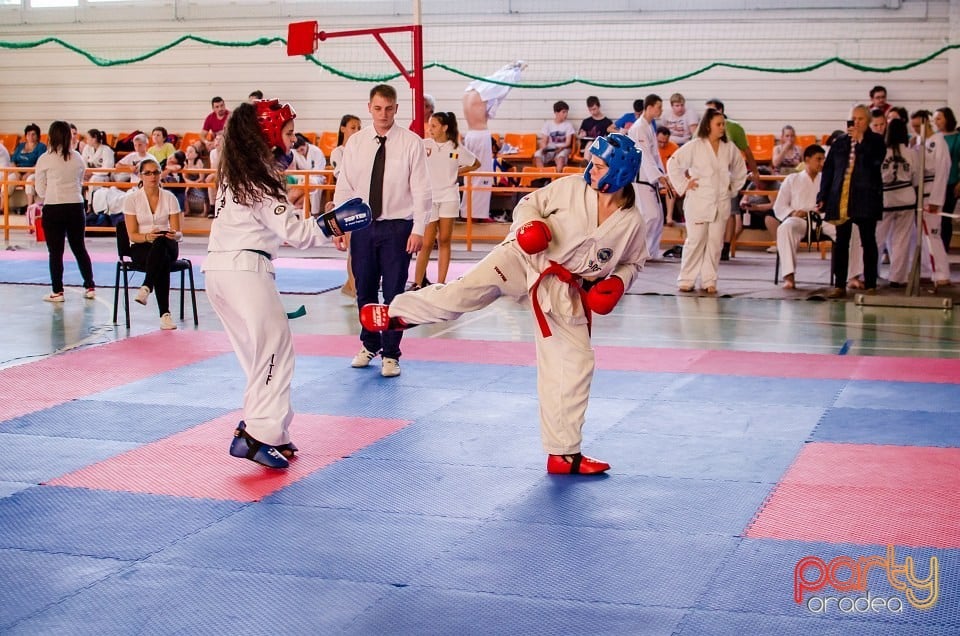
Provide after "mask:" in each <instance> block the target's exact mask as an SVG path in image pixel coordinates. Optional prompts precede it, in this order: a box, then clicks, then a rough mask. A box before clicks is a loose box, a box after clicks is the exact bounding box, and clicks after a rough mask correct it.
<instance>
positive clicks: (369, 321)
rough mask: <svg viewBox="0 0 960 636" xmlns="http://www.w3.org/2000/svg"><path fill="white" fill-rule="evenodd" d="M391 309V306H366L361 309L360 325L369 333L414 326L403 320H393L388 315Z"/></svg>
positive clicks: (372, 304)
mask: <svg viewBox="0 0 960 636" xmlns="http://www.w3.org/2000/svg"><path fill="white" fill-rule="evenodd" d="M389 309H390V306H389V305H377V304H374V303H371V304H369V305H364V306H363V307H361V308H360V324H361V325H363V328H364V329H366V330H367V331H393V330H400V329H406V328H407V327H412V326H413V325H408V324H407V323H406V322H404V320H403V319H402V318H391V317H390V316H389V315H388V314H387V311H388V310H389Z"/></svg>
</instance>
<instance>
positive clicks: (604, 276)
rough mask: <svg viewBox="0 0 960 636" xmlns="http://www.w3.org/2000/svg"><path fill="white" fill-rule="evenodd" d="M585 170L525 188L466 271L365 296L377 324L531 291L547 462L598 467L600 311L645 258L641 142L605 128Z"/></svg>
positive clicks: (568, 468)
mask: <svg viewBox="0 0 960 636" xmlns="http://www.w3.org/2000/svg"><path fill="white" fill-rule="evenodd" d="M589 152H590V155H591V156H592V160H591V162H590V164H589V165H588V166H587V169H586V171H585V172H584V174H583V176H582V177H581V176H579V175H571V176H568V177H563V178H560V179H557V180H556V181H554V182H553V183H551V184H550V185H548V186H546V187H545V188H542V189H540V190H538V191H536V192H533V193H531V194H528V195H527V196H525V197H523V199H522V200H521V201H520V203H519V204H518V205H517V207H516V209H515V210H514V212H513V219H514V223H513V231H512V232H511V233H510V234H509V235H508V236H507V239H506V240H505V241H504V242H503V243H501V244H500V245H498V246H497V247H495V248H494V249H493V250H492V251H491V252H490V254H488V255H487V257H486V258H484V259H483V260H482V261H480V262H479V263H477V265H476V266H474V267H473V268H472V269H471V270H470V271H468V272H467V273H466V274H464V276H463V278H461V279H459V280H456V281H454V282H452V283H450V284H448V285H431V286H429V287H424V288H423V289H420V290H418V291H411V292H407V293H404V294H401V295H399V296H397V297H396V298H394V299H393V302H392V303H391V304H390V305H389V306H387V305H366V306H365V307H363V309H362V310H361V315H360V319H361V322H363V325H364V327H366V328H367V329H369V330H371V331H385V330H387V329H405V328H408V327H412V326H415V325H418V324H427V323H435V322H441V321H445V320H454V319H456V318H459V317H460V316H461V315H463V314H464V313H466V312H468V311H475V310H477V309H481V308H483V307H486V306H487V305H489V304H490V303H492V302H493V301H494V300H495V299H496V298H498V297H500V296H509V297H512V298H515V299H518V300H519V299H521V298H524V297H529V298H530V303H531V305H532V306H533V313H534V316H535V317H536V323H537V325H536V327H535V329H534V332H535V334H536V346H537V393H538V395H539V399H540V435H541V439H542V441H543V447H544V450H546V452H547V454H548V458H547V472H549V473H554V474H571V473H573V474H597V473H602V472H604V471H606V470H608V469H609V468H610V465H609V464H607V463H606V462H602V461H599V460H596V459H591V458H589V457H587V456H585V455H583V454H581V452H580V443H581V440H582V434H581V429H582V428H583V423H584V420H585V416H586V410H587V400H588V399H589V397H590V383H591V380H592V379H593V370H594V356H593V350H592V349H591V348H590V323H591V314H592V313H598V314H607V313H610V312H611V311H612V310H613V308H614V306H615V305H616V304H617V302H618V301H619V300H620V297H621V296H623V293H624V290H625V289H629V287H630V285H631V284H632V283H633V280H634V278H635V277H636V275H637V272H638V271H639V270H640V268H641V267H642V266H643V263H644V261H646V259H647V257H648V254H647V243H646V229H645V225H644V221H643V217H642V216H641V214H640V210H639V209H638V208H637V206H636V194H635V193H634V189H633V185H632V182H633V181H634V179H635V178H636V176H637V171H638V169H639V167H640V157H641V154H640V151H639V149H637V148H636V147H635V146H634V143H633V141H632V140H631V139H630V138H628V137H627V136H626V135H621V134H616V133H614V134H611V135H608V136H606V137H598V138H597V139H596V140H595V141H594V142H593V145H592V146H591V147H590V150H589Z"/></svg>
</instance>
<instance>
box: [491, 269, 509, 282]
mask: <svg viewBox="0 0 960 636" xmlns="http://www.w3.org/2000/svg"><path fill="white" fill-rule="evenodd" d="M493 271H495V272H496V273H497V276H499V277H500V278H501V279H502V280H503V282H507V277H506V276H504V275H503V272H501V271H500V268H499V267H496V266H495V267H494V268H493Z"/></svg>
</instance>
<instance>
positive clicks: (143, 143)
mask: <svg viewBox="0 0 960 636" xmlns="http://www.w3.org/2000/svg"><path fill="white" fill-rule="evenodd" d="M147 143H148V140H147V136H146V135H144V134H143V133H140V134H139V135H137V136H136V137H134V138H133V152H128V153H127V154H125V155H124V156H123V157H121V158H120V161H118V162H117V163H116V165H115V166H114V167H116V168H117V171H116V172H115V173H114V178H115V179H116V180H117V181H123V182H128V181H130V180H131V175H132V174H133V173H134V172H136V171H137V166H139V165H140V162H141V161H143V160H144V159H147V158H148V157H153V155H151V154H150V153H149V152H147Z"/></svg>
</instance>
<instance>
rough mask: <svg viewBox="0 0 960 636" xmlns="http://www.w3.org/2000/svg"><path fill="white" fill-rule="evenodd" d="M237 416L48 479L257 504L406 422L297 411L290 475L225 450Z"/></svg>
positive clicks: (64, 483)
mask: <svg viewBox="0 0 960 636" xmlns="http://www.w3.org/2000/svg"><path fill="white" fill-rule="evenodd" d="M239 417H240V414H239V412H234V413H228V414H227V415H225V416H223V417H219V418H217V419H215V420H211V421H209V422H205V423H203V424H200V425H199V426H195V427H193V428H191V429H188V430H186V431H183V432H182V433H178V434H176V435H172V436H170V437H167V438H165V439H162V440H159V441H157V442H154V443H152V444H148V445H146V446H143V447H141V448H138V449H136V450H132V451H130V452H127V453H123V454H122V455H118V456H117V457H113V458H111V459H108V460H107V461H103V462H100V463H98V464H94V465H92V466H88V467H87V468H83V469H81V470H78V471H76V472H73V473H70V474H68V475H64V476H63V477H59V478H57V479H54V480H53V481H51V482H49V485H52V486H73V487H77V488H92V489H97V490H116V491H123V492H143V493H153V494H160V495H174V496H180V497H203V498H208V499H225V500H231V501H258V500H260V499H262V498H263V497H265V496H267V495H269V494H270V493H272V492H275V491H277V490H279V489H280V488H283V487H285V486H288V485H289V484H292V483H294V482H296V481H299V480H301V479H303V478H304V477H306V476H307V475H309V474H310V473H312V472H314V471H316V470H319V469H320V468H323V467H324V466H328V465H330V464H332V463H333V462H335V461H337V460H338V459H341V458H342V457H344V456H347V455H349V454H351V453H353V452H355V451H356V450H358V449H360V448H363V447H365V446H367V445H369V444H372V443H373V442H375V441H377V440H379V439H381V438H383V437H386V436H387V435H389V434H390V433H393V432H394V431H397V430H399V429H401V428H403V427H404V426H406V425H407V424H409V422H407V421H404V420H387V419H373V418H361V417H334V416H328V415H310V414H305V415H301V414H297V415H296V417H295V418H294V421H293V425H292V426H291V428H290V433H291V436H292V438H293V440H294V442H295V443H296V444H297V446H298V447H299V448H300V453H299V454H298V456H297V457H296V458H295V459H294V460H292V461H291V462H290V468H289V469H287V470H273V469H269V468H263V467H261V466H258V465H257V464H254V463H253V462H249V461H247V460H244V459H239V458H236V457H232V456H230V454H229V453H228V452H227V449H228V448H229V445H230V439H231V434H232V433H233V429H234V427H235V426H236V423H237V421H238V419H239Z"/></svg>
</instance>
